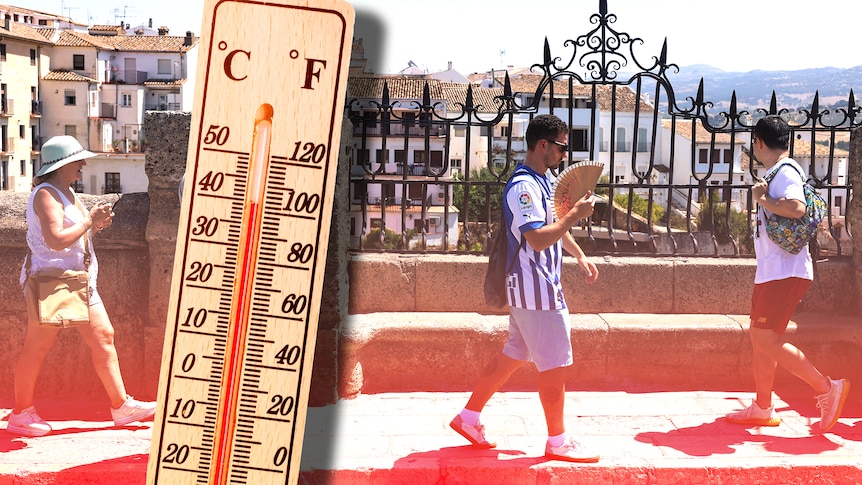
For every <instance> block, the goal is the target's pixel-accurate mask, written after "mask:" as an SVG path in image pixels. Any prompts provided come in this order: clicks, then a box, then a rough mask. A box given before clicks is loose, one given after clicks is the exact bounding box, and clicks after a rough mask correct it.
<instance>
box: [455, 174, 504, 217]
mask: <svg viewBox="0 0 862 485" xmlns="http://www.w3.org/2000/svg"><path fill="white" fill-rule="evenodd" d="M454 179H455V180H456V181H458V182H459V183H457V184H455V185H454V187H453V189H452V197H453V203H454V204H455V207H457V208H458V211H459V215H458V220H459V221H461V222H465V221H466V220H467V217H468V216H469V220H470V222H488V221H489V214H488V210H487V209H486V206H485V202H486V200H487V202H488V207H489V208H490V221H491V222H497V221H499V220H500V218H501V217H502V212H501V210H502V203H503V188H504V187H505V185H506V180H507V179H503V180H502V182H501V183H497V184H494V183H493V182H497V179H496V177H494V176H493V175H491V172H490V171H488V169H487V168H483V169H482V170H480V171H477V170H473V172H472V173H471V175H470V182H481V183H476V184H472V183H471V184H470V188H469V192H467V182H466V181H465V179H464V176H463V175H460V174H455V177H454ZM465 193H469V196H470V198H469V203H470V207H469V210H466V209H465V205H466V200H465Z"/></svg>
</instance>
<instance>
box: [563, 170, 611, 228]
mask: <svg viewBox="0 0 862 485" xmlns="http://www.w3.org/2000/svg"><path fill="white" fill-rule="evenodd" d="M604 167H605V164H604V163H602V162H594V161H591V160H588V161H585V162H579V163H575V164H573V165H569V167H568V168H566V169H565V170H563V172H562V173H561V174H560V176H559V177H557V180H556V181H555V182H554V186H553V192H552V194H551V200H552V201H553V203H554V213H556V215H557V218H558V219H559V218H562V217H563V216H564V215H566V213H567V212H569V211H570V210H571V209H572V207H573V206H574V205H575V202H577V201H578V199H580V198H581V197H583V196H584V195H586V193H587V191H590V190H594V189H595V188H596V184H597V183H598V182H599V177H601V175H602V170H603V169H604Z"/></svg>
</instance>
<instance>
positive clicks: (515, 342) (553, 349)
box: [503, 307, 574, 372]
mask: <svg viewBox="0 0 862 485" xmlns="http://www.w3.org/2000/svg"><path fill="white" fill-rule="evenodd" d="M503 354H505V355H506V356H507V357H510V358H512V359H515V360H522V361H529V362H533V363H534V364H536V368H537V369H538V370H539V372H545V371H549V370H552V369H556V368H558V367H566V366H570V365H572V363H573V362H574V360H573V358H572V333H571V323H570V320H569V312H568V310H525V309H523V308H512V307H509V339H508V340H507V341H506V345H504V346H503Z"/></svg>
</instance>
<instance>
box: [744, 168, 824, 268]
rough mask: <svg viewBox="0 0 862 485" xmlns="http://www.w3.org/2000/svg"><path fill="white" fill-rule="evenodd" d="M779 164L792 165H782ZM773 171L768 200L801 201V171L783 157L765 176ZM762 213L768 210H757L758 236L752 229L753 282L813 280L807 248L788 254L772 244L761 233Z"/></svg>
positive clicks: (766, 236) (763, 220) (764, 219)
mask: <svg viewBox="0 0 862 485" xmlns="http://www.w3.org/2000/svg"><path fill="white" fill-rule="evenodd" d="M782 164H792V165H793V166H782ZM794 167H796V168H797V169H798V170H799V171H797V170H795V169H794ZM776 170H777V173H776V174H775V177H774V178H773V179H772V181H771V182H769V189H768V194H767V195H768V196H769V197H770V198H772V199H781V198H785V199H794V200H801V201H802V202H805V192H804V190H803V188H802V184H803V180H802V176H801V175H800V172H802V168H801V167H800V166H799V164H798V163H796V161H795V160H793V159H792V158H785V159H783V160H781V161H780V162H778V163H776V164H775V165H773V166H772V167H771V168H770V169H769V170H768V171H767V172H766V174H767V175H769V174H770V173H773V172H775V171H776ZM765 213H768V211H767V210H766V209H764V208H762V207H761V208H760V210H758V211H757V217H758V220H759V224H760V235H759V236H758V235H757V230H755V238H754V252H755V255H756V257H757V272H756V273H755V275H754V283H755V284H759V283H766V282H767V281H775V280H782V279H785V278H790V277H796V278H804V279H807V280H813V279H814V266H813V265H812V262H811V255H810V254H808V248H807V247H805V248H803V249H802V251H800V252H799V253H798V254H791V253H789V252H787V251H785V250H783V249H781V247H780V246H778V245H777V244H775V243H774V242H772V240H771V239H769V236H768V235H767V234H766V230H765V227H766V217H767V216H766V215H765Z"/></svg>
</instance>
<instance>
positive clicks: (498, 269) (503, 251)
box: [485, 224, 524, 308]
mask: <svg viewBox="0 0 862 485" xmlns="http://www.w3.org/2000/svg"><path fill="white" fill-rule="evenodd" d="M522 247H524V238H523V236H522V237H521V244H520V245H518V251H520V250H521V248H522ZM508 250H509V229H507V228H506V225H505V224H501V225H500V227H499V228H498V229H497V232H495V233H494V235H493V236H491V242H490V244H489V245H488V269H487V270H485V304H486V305H488V306H490V307H494V308H503V307H504V306H506V303H507V301H506V275H507V274H509V270H511V269H512V264H513V263H514V262H515V258H517V257H518V253H517V252H516V253H515V256H514V257H513V258H512V259H511V260H510V261H508V263H507V262H506V260H507V259H508V256H509V255H508Z"/></svg>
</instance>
